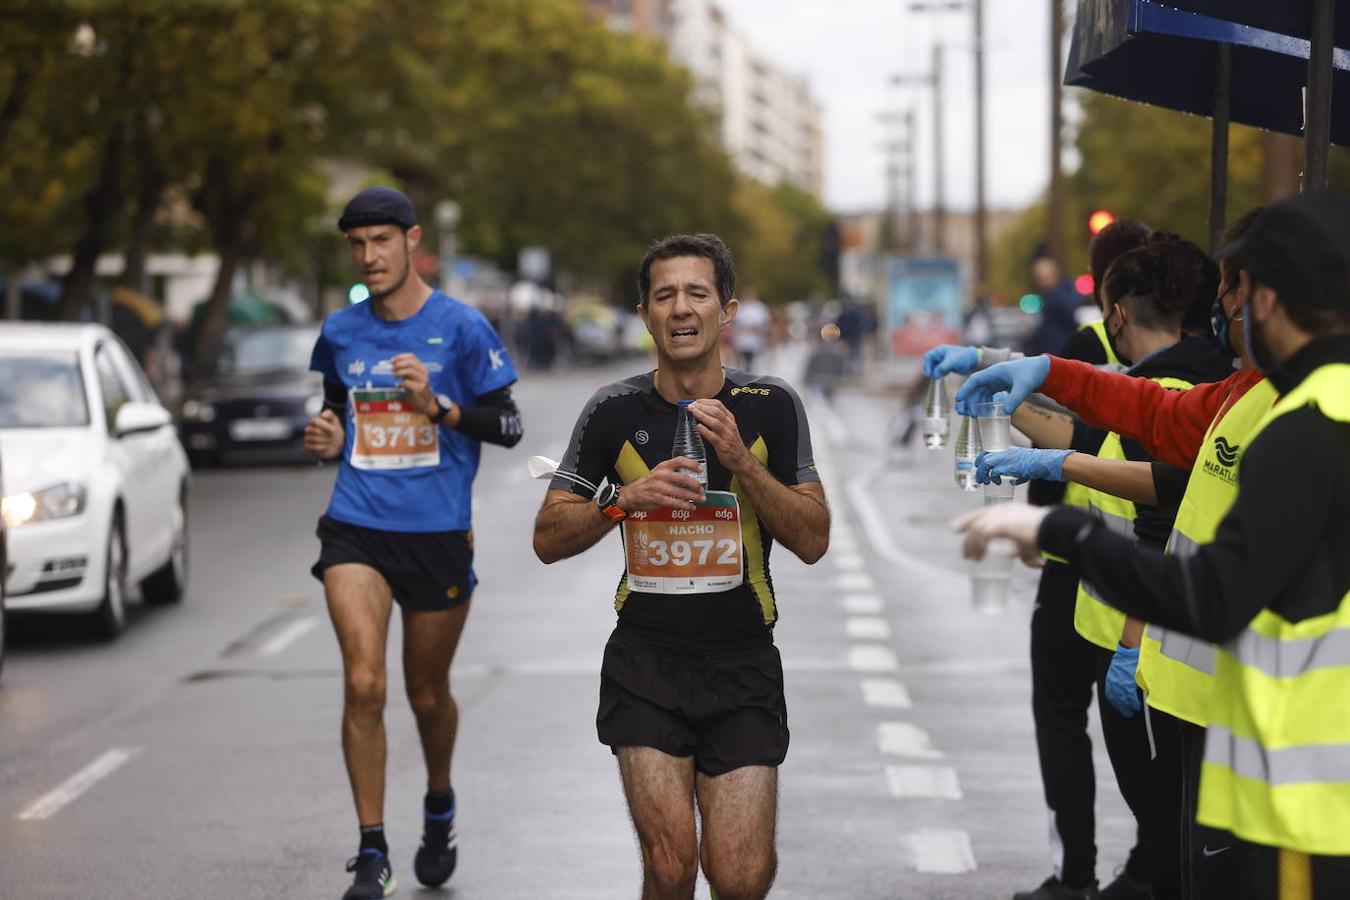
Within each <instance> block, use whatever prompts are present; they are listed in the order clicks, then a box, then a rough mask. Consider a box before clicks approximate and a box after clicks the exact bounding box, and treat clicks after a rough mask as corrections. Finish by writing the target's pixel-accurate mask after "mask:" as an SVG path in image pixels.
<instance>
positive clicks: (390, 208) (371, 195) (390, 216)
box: [338, 187, 417, 231]
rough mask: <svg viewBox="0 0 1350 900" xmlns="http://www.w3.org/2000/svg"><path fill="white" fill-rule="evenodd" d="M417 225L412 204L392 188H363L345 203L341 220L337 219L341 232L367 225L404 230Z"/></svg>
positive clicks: (400, 192) (401, 193)
mask: <svg viewBox="0 0 1350 900" xmlns="http://www.w3.org/2000/svg"><path fill="white" fill-rule="evenodd" d="M416 224H417V215H416V214H415V213H414V212H413V205H412V201H411V200H409V199H408V198H407V196H406V195H405V194H404V193H403V192H402V191H397V190H394V189H393V188H391V187H373V188H366V189H365V190H364V191H362V192H361V193H359V194H357V195H356V196H355V197H353V198H352V199H351V200H348V201H347V206H346V208H345V209H343V210H342V218H340V219H338V228H339V229H340V230H341V231H349V230H350V229H352V228H364V227H366V226H368V225H397V226H398V227H400V228H402V229H403V230H404V231H407V230H408V229H409V228H411V227H413V226H414V225H416Z"/></svg>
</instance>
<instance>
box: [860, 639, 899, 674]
mask: <svg viewBox="0 0 1350 900" xmlns="http://www.w3.org/2000/svg"><path fill="white" fill-rule="evenodd" d="M848 666H849V668H850V669H853V670H854V671H857V672H894V671H895V670H896V669H898V668H899V667H900V660H898V659H896V656H895V651H894V650H892V649H891V648H890V647H882V646H880V645H879V644H857V645H855V646H852V647H849V648H848Z"/></svg>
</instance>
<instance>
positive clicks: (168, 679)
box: [0, 353, 1131, 900]
mask: <svg viewBox="0 0 1350 900" xmlns="http://www.w3.org/2000/svg"><path fill="white" fill-rule="evenodd" d="M768 362H769V363H770V365H776V366H778V367H779V368H780V369H781V370H782V374H784V375H785V376H786V377H789V378H793V377H795V375H796V373H797V372H798V371H800V368H799V365H800V357H799V356H796V355H794V354H791V353H783V354H780V355H779V356H778V357H777V358H773V357H770V359H769V360H768ZM642 363H643V361H641V360H638V361H635V362H633V363H631V364H630V365H628V366H626V367H623V368H622V369H591V370H581V371H569V372H563V373H556V374H552V375H550V376H548V377H547V378H544V377H539V376H527V377H526V378H525V379H524V380H523V382H522V383H521V385H520V387H519V390H518V394H519V398H520V401H521V406H522V410H523V412H524V415H525V423H526V438H525V440H524V442H523V443H522V444H521V445H520V446H519V447H517V448H516V449H514V450H511V451H504V450H501V449H500V448H487V449H486V450H485V451H484V454H483V467H482V470H481V472H480V475H479V478H478V489H477V494H476V499H475V533H476V537H477V541H476V545H477V551H478V561H477V570H478V573H479V577H480V579H481V584H480V587H479V589H478V591H477V593H476V595H475V598H474V607H473V611H472V614H471V616H470V617H469V623H468V627H467V631H466V634H465V638H464V641H463V643H462V645H461V650H460V654H459V657H458V659H457V660H456V663H455V668H454V672H453V683H454V689H455V693H456V696H457V698H458V700H459V703H460V709H461V717H462V718H461V732H460V740H459V747H458V751H457V754H456V761H455V786H456V791H457V794H458V797H459V809H460V815H459V822H458V827H459V832H460V860H461V862H460V870H459V872H458V873H457V874H456V875H455V877H454V879H453V880H452V882H451V884H450V885H449V886H448V887H447V888H445V889H443V890H440V891H428V890H424V889H421V888H420V887H418V886H417V885H416V882H415V879H414V878H413V875H412V871H411V856H412V853H413V851H414V849H415V848H416V844H417V840H418V827H419V818H418V817H419V803H420V798H421V793H422V790H423V771H422V767H421V759H420V753H419V750H418V745H417V737H416V730H415V728H414V725H413V720H412V716H411V713H410V712H409V710H408V706H407V702H406V700H404V698H403V696H402V682H401V677H400V675H399V673H398V672H397V666H396V665H395V667H394V670H393V671H391V672H390V688H389V697H390V703H389V710H388V713H387V716H386V723H387V726H388V730H389V759H390V766H389V785H388V800H387V812H386V817H385V818H386V829H387V831H388V834H389V839H390V844H391V853H392V856H393V861H394V865H395V869H396V875H397V877H398V879H399V882H400V888H399V896H419V897H420V896H425V897H447V898H448V897H454V898H461V900H468V898H501V900H514V898H520V900H536V898H573V897H575V898H583V897H584V898H588V900H593V898H611V897H612V898H631V897H635V896H636V895H637V893H638V890H637V885H638V878H639V866H638V861H637V852H636V843H635V839H634V837H633V834H632V829H631V826H630V825H629V823H628V820H627V815H626V812H625V809H624V806H623V802H622V797H621V795H620V792H619V782H618V777H617V772H616V770H615V766H614V763H613V761H612V758H611V756H610V754H609V752H608V750H606V749H605V748H604V747H602V746H601V745H600V744H598V743H597V742H596V739H595V731H594V716H595V699H596V690H597V683H598V679H597V672H598V667H599V659H600V653H601V649H602V647H603V644H604V641H605V638H606V636H607V635H608V633H609V631H610V629H611V627H612V624H613V608H612V604H611V598H612V590H613V584H614V581H615V578H616V577H617V575H618V573H619V568H620V565H621V562H620V555H619V550H618V545H617V542H614V543H610V542H606V543H605V544H603V545H602V546H600V547H596V548H594V549H593V550H592V551H590V552H589V553H587V554H585V555H583V556H581V557H579V558H577V559H573V560H569V561H566V562H564V563H560V564H557V565H554V566H551V567H545V566H543V565H541V564H540V563H538V561H537V560H536V559H535V558H534V555H533V553H532V552H531V550H530V523H531V521H532V519H533V516H534V512H535V510H536V508H537V506H538V503H539V500H540V498H541V497H542V494H543V490H544V487H543V484H542V483H541V482H535V481H530V480H529V479H528V476H527V474H526V472H525V458H526V457H527V456H528V455H530V454H534V453H542V454H546V455H550V456H554V457H555V458H556V457H557V456H558V455H560V454H561V452H562V448H563V444H564V442H565V441H566V439H567V436H568V434H569V432H570V429H571V426H572V423H573V420H574V417H575V415H576V413H577V412H578V411H579V409H580V407H581V405H582V403H583V402H584V401H585V399H586V397H587V396H589V394H590V392H591V391H592V390H593V389H594V388H596V387H598V386H599V385H600V384H602V383H604V382H606V381H608V380H612V378H614V377H616V376H617V375H619V374H621V373H622V372H623V371H624V370H625V369H634V368H638V367H640V366H641V365H642ZM896 406H897V401H896V400H895V399H893V398H890V397H887V396H885V395H883V394H878V393H875V392H868V391H866V390H862V389H854V390H845V391H842V392H840V394H839V395H838V396H837V397H836V400H835V402H834V403H833V405H826V404H824V403H823V402H822V401H818V400H817V401H813V402H812V403H811V404H810V415H811V420H812V427H813V436H814V439H815V444H816V448H817V462H818V463H819V467H820V469H821V471H822V473H823V474H824V476H825V479H826V486H827V490H828V492H829V496H830V500H831V503H832V507H833V509H834V515H835V530H834V533H833V535H832V547H831V550H830V552H829V553H828V554H827V555H826V557H825V558H824V559H823V560H822V561H821V562H820V563H818V564H817V565H815V566H810V567H808V566H805V565H802V564H801V563H800V562H799V561H797V560H796V559H795V558H792V557H791V555H790V554H788V553H785V552H781V551H780V552H779V553H776V554H775V556H774V574H775V584H776V586H777V588H778V592H779V606H780V611H781V616H782V618H781V622H780V624H779V627H778V629H777V641H778V644H779V646H780V648H781V650H782V655H783V660H784V666H785V670H786V678H787V690H788V706H789V710H790V723H791V727H792V748H791V750H790V752H789V755H788V759H787V762H786V763H785V765H784V766H783V769H782V773H781V777H782V802H781V818H780V838H779V848H780V855H781V862H780V870H779V876H778V881H777V884H776V887H775V889H774V892H773V895H772V896H774V897H780V898H800V900H808V898H809V900H819V898H846V900H872V898H876V900H896V898H1006V897H1008V896H1010V895H1011V893H1012V891H1014V890H1017V889H1024V888H1027V887H1030V886H1033V885H1035V884H1037V883H1039V882H1040V881H1041V879H1042V878H1044V877H1045V875H1046V874H1048V872H1049V867H1050V862H1049V855H1048V853H1049V851H1048V843H1047V839H1046V814H1045V810H1044V807H1043V804H1042V801H1041V794H1040V782H1039V777H1038V775H1037V771H1036V766H1035V757H1034V747H1033V743H1032V736H1031V718H1030V703H1029V695H1030V687H1029V675H1028V667H1027V662H1026V647H1027V628H1026V623H1027V619H1028V617H1029V614H1030V598H1031V594H1032V591H1033V588H1034V575H1032V574H1031V573H1030V572H1021V573H1019V574H1018V575H1017V577H1016V582H1015V589H1014V595H1013V600H1012V603H1011V606H1010V608H1009V609H1008V611H1007V612H1006V613H1005V614H1003V615H1000V616H985V615H980V614H977V613H976V612H974V611H973V610H972V608H971V605H970V601H969V596H968V594H969V583H968V578H967V576H966V569H965V566H964V564H963V563H962V562H961V561H960V560H959V558H958V553H957V545H956V541H955V539H954V538H953V537H952V536H951V535H950V533H949V532H948V531H947V530H946V523H947V521H948V520H949V519H950V518H951V517H952V516H953V515H955V514H956V513H958V512H960V511H961V510H963V509H967V508H971V507H973V506H975V505H977V504H978V502H979V500H978V495H975V494H962V493H961V492H959V491H957V490H956V489H955V487H954V486H953V484H952V479H951V466H950V457H949V456H948V454H947V453H945V452H938V451H931V452H930V451H925V450H923V449H922V448H912V449H909V450H903V451H892V450H889V449H888V447H887V441H886V430H887V426H888V423H889V419H890V417H891V415H892V414H893V412H894V409H895V408H896ZM333 473H334V470H333V469H332V468H320V467H318V466H299V467H278V468H245V469H234V470H215V471H206V472H201V473H198V474H197V476H196V478H195V483H194V487H193V517H192V523H191V540H192V545H191V548H192V574H191V584H190V588H189V593H188V597H187V598H186V600H185V601H184V602H183V604H182V605H180V606H178V607H174V608H169V609H140V608H136V609H135V610H133V616H132V622H131V627H130V628H129V630H128V631H127V633H126V634H125V635H124V636H123V637H122V638H121V639H120V640H118V641H116V642H114V643H112V644H99V643H92V642H89V641H87V640H85V639H84V638H82V637H79V636H78V635H76V634H73V633H72V629H71V628H70V627H69V623H68V622H66V621H65V620H62V619H38V620H31V619H30V620H23V621H13V622H11V625H12V626H13V633H12V634H11V641H12V646H11V649H10V654H11V655H10V658H9V660H8V662H7V664H6V667H5V671H4V675H3V680H0V897H2V898H61V900H69V898H100V900H102V898H108V900H112V898H122V897H127V898H131V897H134V898H141V900H144V898H189V897H191V898H255V897H256V898H265V897H266V898H336V897H339V896H340V895H341V892H342V890H343V889H344V888H345V886H346V884H347V880H348V876H347V875H346V874H345V873H344V872H343V863H344V862H345V860H346V859H347V857H348V856H349V855H350V854H351V853H352V852H353V850H354V843H355V834H354V833H355V827H354V826H355V819H354V814H353V812H352V809H351V802H350V795H349V791H348V788H347V782H346V777H345V772H344V770H343V766H342V757H341V753H340V750H339V744H338V722H339V716H340V708H341V706H340V702H341V672H340V668H339V658H338V653H337V647H336V643H335V641H334V639H333V636H332V631H331V628H330V627H329V625H328V621H327V618H326V615H325V611H324V606H323V598H322V594H321V591H320V588H319V585H318V583H317V582H316V581H315V580H314V579H313V578H312V577H311V576H310V575H309V572H308V569H309V566H310V565H311V563H312V562H313V560H314V558H315V556H316V552H317V542H316V540H315V538H314V524H315V520H316V519H317V517H318V515H319V514H320V512H321V511H322V509H323V507H324V505H325V503H326V500H327V495H328V492H329V490H330V488H331V483H332V478H333ZM399 640H401V637H400V635H399V632H398V629H397V627H395V630H394V633H393V635H392V636H391V643H392V642H397V641H399ZM394 646H396V644H395V645H394ZM391 658H392V659H393V660H397V658H398V657H397V652H396V651H395V652H393V653H391ZM1097 745H1098V747H1099V748H1100V741H1097ZM1098 772H1099V789H1098V793H1099V813H1098V830H1099V834H1098V844H1099V847H1101V862H1100V864H1099V867H1098V874H1099V877H1101V878H1102V879H1103V880H1104V881H1109V880H1110V878H1111V875H1112V869H1113V867H1114V866H1115V865H1116V864H1118V863H1119V862H1120V861H1121V859H1122V857H1123V854H1124V849H1125V847H1126V845H1127V843H1126V842H1127V841H1128V838H1129V835H1130V832H1131V827H1130V823H1129V822H1128V821H1127V814H1126V813H1125V810H1124V805H1123V804H1122V803H1121V801H1120V800H1119V798H1118V797H1117V796H1116V795H1115V785H1114V780H1113V779H1112V777H1111V775H1110V774H1109V766H1108V765H1107V763H1106V759H1105V755H1104V753H1101V752H1099V753H1098ZM699 896H707V894H706V889H705V888H703V887H700V890H699Z"/></svg>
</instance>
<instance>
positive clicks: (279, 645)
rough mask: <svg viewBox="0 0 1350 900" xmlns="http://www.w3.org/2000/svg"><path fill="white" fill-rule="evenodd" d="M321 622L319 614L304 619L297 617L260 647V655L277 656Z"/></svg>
mask: <svg viewBox="0 0 1350 900" xmlns="http://www.w3.org/2000/svg"><path fill="white" fill-rule="evenodd" d="M318 624H319V618H318V616H305V617H304V618H302V619H296V620H295V621H294V622H291V623H289V624H288V625H286V627H284V628H282V629H281V630H280V631H278V632H277V633H276V634H274V635H272V636H271V637H270V638H268V639H267V641H266V642H265V643H263V644H262V645H261V646H260V647H258V655H259V656H276V655H278V654H280V653H281V652H282V651H283V650H285V649H286V648H287V647H289V646H290V645H291V644H294V643H295V642H296V641H298V640H300V639H301V638H302V637H304V636H305V635H307V634H309V633H310V632H311V631H313V630H314V626H316V625H318Z"/></svg>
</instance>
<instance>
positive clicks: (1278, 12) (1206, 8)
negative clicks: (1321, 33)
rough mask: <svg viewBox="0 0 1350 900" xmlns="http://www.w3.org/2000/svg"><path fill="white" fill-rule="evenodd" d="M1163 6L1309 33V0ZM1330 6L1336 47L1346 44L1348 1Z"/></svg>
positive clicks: (1349, 36) (1173, 0) (1172, 1)
mask: <svg viewBox="0 0 1350 900" xmlns="http://www.w3.org/2000/svg"><path fill="white" fill-rule="evenodd" d="M1167 5H1168V6H1172V7H1175V8H1177V9H1179V10H1183V11H1185V12H1193V13H1199V14H1200V15H1202V16H1209V17H1210V18H1213V19H1227V20H1228V21H1230V22H1237V23H1239V24H1241V25H1250V26H1251V27H1253V28H1260V29H1262V30H1263V31H1272V32H1274V33H1276V34H1286V35H1289V36H1291V37H1296V38H1302V39H1303V40H1308V39H1309V38H1310V37H1311V36H1312V7H1313V4H1312V0H1168V4H1167ZM1332 6H1333V7H1335V10H1336V27H1335V29H1334V31H1333V32H1332V38H1333V41H1334V43H1335V44H1336V46H1337V47H1350V0H1334V2H1333V3H1332Z"/></svg>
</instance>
